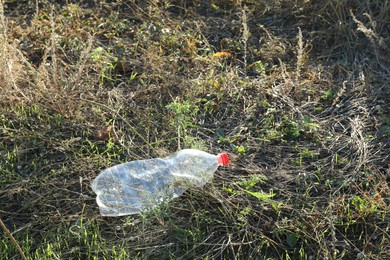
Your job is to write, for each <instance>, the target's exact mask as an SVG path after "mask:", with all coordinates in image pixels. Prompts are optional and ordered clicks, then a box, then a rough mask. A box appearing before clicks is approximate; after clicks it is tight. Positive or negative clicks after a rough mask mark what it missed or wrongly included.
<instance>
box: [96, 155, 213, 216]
mask: <svg viewBox="0 0 390 260" xmlns="http://www.w3.org/2000/svg"><path fill="white" fill-rule="evenodd" d="M220 164H221V163H220V162H219V161H218V157H217V156H216V155H211V154H209V153H206V152H203V151H199V150H195V149H184V150H181V151H179V152H177V153H174V154H172V155H170V156H168V157H166V158H155V159H148V160H139V161H132V162H128V163H123V164H119V165H116V166H113V167H111V168H108V169H106V170H104V171H102V172H101V173H100V174H99V176H98V177H97V178H96V179H95V180H94V181H93V183H92V189H93V190H94V191H95V193H96V194H97V197H96V201H97V204H98V205H99V208H100V213H101V215H103V216H123V215H130V214H136V213H139V212H141V211H143V210H148V209H152V208H154V207H155V206H157V205H158V204H160V203H161V202H162V201H165V200H170V199H173V198H175V197H178V196H180V195H181V194H183V193H184V192H185V191H186V190H187V189H188V187H190V186H192V185H194V186H197V187H202V186H203V185H204V184H205V183H206V182H208V181H209V180H210V179H211V178H212V176H213V173H214V172H215V171H216V170H217V168H218V165H220Z"/></svg>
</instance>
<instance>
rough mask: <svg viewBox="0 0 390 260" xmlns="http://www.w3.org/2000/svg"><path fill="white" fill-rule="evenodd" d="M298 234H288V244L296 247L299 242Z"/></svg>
mask: <svg viewBox="0 0 390 260" xmlns="http://www.w3.org/2000/svg"><path fill="white" fill-rule="evenodd" d="M298 238H299V237H298V236H297V235H296V234H294V233H292V234H290V235H288V236H287V244H288V245H289V246H291V247H295V246H296V245H297V242H298Z"/></svg>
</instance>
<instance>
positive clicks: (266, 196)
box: [245, 190, 275, 201]
mask: <svg viewBox="0 0 390 260" xmlns="http://www.w3.org/2000/svg"><path fill="white" fill-rule="evenodd" d="M245 192H246V193H248V194H250V195H252V196H253V197H256V198H258V199H259V200H262V201H268V200H269V199H270V198H272V197H274V196H275V194H273V193H271V194H268V193H264V192H253V191H249V190H246V191H245Z"/></svg>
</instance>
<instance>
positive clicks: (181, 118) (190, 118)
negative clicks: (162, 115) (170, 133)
mask: <svg viewBox="0 0 390 260" xmlns="http://www.w3.org/2000/svg"><path fill="white" fill-rule="evenodd" d="M166 108H167V109H168V111H169V112H170V113H171V117H170V124H171V125H172V126H173V127H175V128H176V131H177V141H178V148H179V149H181V141H180V140H181V139H182V137H184V138H186V136H187V135H188V128H196V126H195V125H194V124H193V122H194V118H195V116H196V114H197V113H198V108H197V107H196V106H194V105H193V104H191V103H190V101H189V100H184V101H179V100H174V101H173V102H171V103H169V104H168V105H167V106H166ZM187 140H190V139H187Z"/></svg>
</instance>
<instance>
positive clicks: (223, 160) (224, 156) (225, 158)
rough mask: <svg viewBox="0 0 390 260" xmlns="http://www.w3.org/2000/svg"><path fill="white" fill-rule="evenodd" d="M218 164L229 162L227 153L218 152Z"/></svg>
mask: <svg viewBox="0 0 390 260" xmlns="http://www.w3.org/2000/svg"><path fill="white" fill-rule="evenodd" d="M217 159H218V165H226V164H228V163H229V156H228V155H227V153H220V154H218V155H217Z"/></svg>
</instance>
